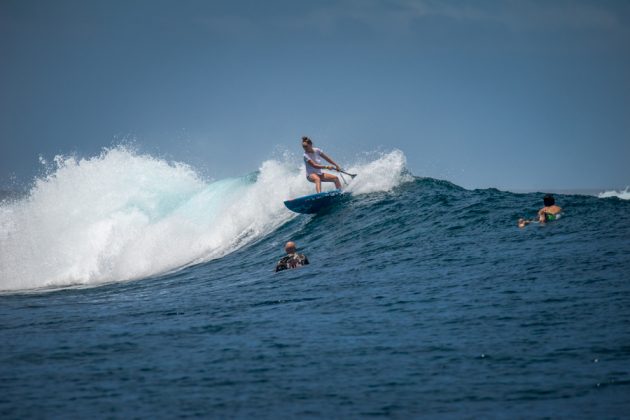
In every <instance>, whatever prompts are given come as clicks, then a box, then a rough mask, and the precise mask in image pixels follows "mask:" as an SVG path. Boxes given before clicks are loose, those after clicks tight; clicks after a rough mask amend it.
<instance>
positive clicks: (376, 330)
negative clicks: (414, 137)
mask: <svg viewBox="0 0 630 420" xmlns="http://www.w3.org/2000/svg"><path fill="white" fill-rule="evenodd" d="M347 169H348V170H349V171H350V172H355V173H358V174H359V175H358V176H357V177H356V178H355V179H354V180H352V181H351V180H350V179H347V181H348V182H349V185H348V187H347V190H348V191H350V192H351V193H352V195H351V197H350V199H349V200H348V201H346V202H345V203H343V204H342V205H339V206H336V207H333V208H331V209H329V210H327V211H326V212H324V213H320V214H317V215H296V214H293V213H291V212H289V211H288V210H287V209H286V208H284V206H283V204H282V202H283V200H286V199H288V198H294V197H297V196H300V195H304V194H308V193H311V192H312V190H313V186H312V185H311V184H308V183H307V182H306V181H305V179H304V175H303V173H302V170H303V169H302V168H300V163H299V161H298V159H296V158H291V157H290V156H287V157H285V158H279V159H275V160H269V161H265V162H263V163H262V164H261V166H260V168H258V170H257V171H255V172H252V173H250V174H247V175H246V176H243V177H240V178H230V179H221V180H208V179H205V178H204V177H203V176H201V175H200V174H199V173H198V172H197V171H195V170H194V169H193V168H191V167H189V166H187V165H185V164H181V163H171V162H167V161H165V160H163V159H159V158H155V157H152V156H148V155H143V154H139V153H137V152H134V151H131V150H128V149H126V148H124V147H117V148H113V149H108V150H105V151H104V152H103V153H102V154H101V155H100V156H95V157H92V158H86V159H79V158H72V157H59V158H57V159H56V162H55V163H54V164H53V165H52V166H51V167H50V168H49V170H48V172H47V173H46V174H45V175H42V176H41V177H40V178H38V179H37V180H36V181H35V182H34V183H33V185H32V186H31V187H30V188H29V191H28V192H27V193H26V194H24V195H22V196H20V197H14V196H13V197H8V198H5V199H4V201H3V202H2V204H1V205H0V291H1V292H0V417H2V418H3V419H23V418H88V417H91V418H137V417H142V418H174V417H204V418H241V417H245V418H251V417H262V418H302V417H316V418H363V417H374V416H379V417H391V418H418V417H422V418H424V417H426V418H434V417H437V418H488V417H490V418H515V417H516V418H545V417H559V418H628V413H630V398H628V396H629V395H630V201H629V200H628V198H629V197H628V191H627V190H626V191H620V192H612V191H611V192H607V193H602V194H601V195H600V196H590V195H579V194H571V195H568V194H556V201H557V204H558V205H560V206H561V207H562V208H563V215H562V217H561V218H560V219H559V220H558V221H555V222H551V223H548V224H546V225H538V224H531V225H529V226H527V227H526V228H525V229H519V228H518V227H517V225H516V222H517V220H518V218H519V217H533V216H534V215H535V214H536V211H537V209H538V208H540V207H541V206H542V196H543V195H544V193H545V192H544V191H541V192H536V193H526V194H515V193H511V192H506V191H500V190H498V189H492V188H490V189H477V190H469V189H464V188H461V187H459V186H457V185H455V184H453V183H450V182H448V181H444V180H439V179H433V178H427V177H424V178H423V177H417V176H414V175H413V174H412V173H410V172H409V171H408V170H407V169H406V167H405V156H404V154H403V153H402V152H401V151H398V150H394V151H391V152H388V153H382V154H380V155H377V156H372V157H369V158H368V157H366V158H365V159H364V160H363V161H358V162H356V163H355V164H354V165H349V166H348V168H347ZM288 240H292V241H295V242H296V243H297V245H298V248H299V251H300V252H303V253H305V254H306V255H307V256H308V258H309V260H310V262H311V264H310V265H308V266H305V267H302V268H298V269H295V270H289V271H284V272H279V273H275V272H274V268H275V264H276V262H277V261H278V259H279V258H281V257H282V256H283V246H284V243H285V242H286V241H288Z"/></svg>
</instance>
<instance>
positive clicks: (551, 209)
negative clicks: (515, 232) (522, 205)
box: [518, 194, 562, 228]
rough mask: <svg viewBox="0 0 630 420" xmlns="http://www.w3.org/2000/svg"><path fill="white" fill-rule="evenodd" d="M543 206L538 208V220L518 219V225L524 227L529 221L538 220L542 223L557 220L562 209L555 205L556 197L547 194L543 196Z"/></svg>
mask: <svg viewBox="0 0 630 420" xmlns="http://www.w3.org/2000/svg"><path fill="white" fill-rule="evenodd" d="M543 203H544V207H543V208H542V209H540V210H538V220H536V219H531V220H526V219H518V227H520V228H524V227H525V226H527V225H528V224H530V223H531V222H536V221H537V222H538V223H540V224H542V225H544V224H545V223H547V222H551V221H553V220H557V219H558V218H559V217H560V212H561V211H562V209H561V208H560V207H559V206H557V205H556V199H555V198H553V195H551V194H547V195H545V196H544V197H543Z"/></svg>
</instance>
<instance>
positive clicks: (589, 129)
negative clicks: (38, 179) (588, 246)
mask: <svg viewBox="0 0 630 420" xmlns="http://www.w3.org/2000/svg"><path fill="white" fill-rule="evenodd" d="M302 135H308V136H310V137H311V138H312V139H313V141H314V143H315V145H316V146H320V147H322V148H323V149H324V150H325V151H326V152H327V153H328V154H329V155H331V156H332V157H333V158H335V159H336V160H337V161H339V162H341V163H342V165H343V164H344V163H346V164H347V163H352V162H354V161H357V159H361V157H365V156H366V155H370V156H373V155H375V154H377V153H378V152H386V151H389V150H393V149H399V150H402V151H403V152H404V154H405V156H406V158H407V166H408V168H409V170H410V171H411V172H412V173H413V174H414V175H417V176H430V177H434V178H439V179H447V180H449V181H452V182H454V183H456V184H458V185H461V186H463V187H466V188H486V187H496V188H501V189H510V190H544V189H589V188H592V189H611V188H624V187H626V186H627V185H630V163H629V158H630V2H627V1H606V0H603V1H601V0H600V1H582V0H572V1H564V0H544V1H543V0H540V1H539V0H519V1H516V0H496V1H494V0H480V1H453V0H442V1H431V0H337V1H316V0H312V1H297V0H287V1H284V0H283V1H277V0H268V1H243V0H229V1H224V0H212V1H197V0H185V1H175V0H172V1H164V0H125V1H116V0H112V1H97V0H93V1H92V0H78V1H69V0H56V1H33V0H0V188H4V189H16V188H23V187H24V185H28V183H30V182H31V181H32V179H33V177H35V176H36V175H38V174H41V171H42V165H41V163H40V162H39V159H40V157H42V158H44V159H46V160H48V161H50V160H51V159H52V158H53V157H54V156H55V155H58V154H62V155H76V156H79V157H90V156H95V155H98V154H99V153H100V151H101V150H102V149H103V148H105V147H113V146H116V145H117V144H132V145H133V147H134V148H135V149H136V150H138V151H139V152H141V153H148V154H151V155H153V156H158V157H161V158H165V159H168V160H173V161H180V162H185V163H188V164H190V165H192V166H193V167H195V168H197V169H198V170H199V171H200V172H201V173H203V174H205V175H207V176H209V177H212V178H215V179H220V178H224V177H230V176H240V175H245V174H247V173H250V172H252V171H255V170H256V169H258V168H259V167H260V165H261V163H262V162H263V161H264V160H267V159H270V158H274V157H277V156H279V155H281V154H282V153H283V152H284V151H290V152H292V153H294V154H295V155H296V156H300V155H301V147H300V142H299V139H300V137H301V136H302ZM279 182H281V180H279Z"/></svg>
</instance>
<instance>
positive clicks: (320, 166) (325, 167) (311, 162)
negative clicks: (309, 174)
mask: <svg viewBox="0 0 630 420" xmlns="http://www.w3.org/2000/svg"><path fill="white" fill-rule="evenodd" d="M306 162H307V163H308V164H309V165H311V166H312V167H313V168H318V169H330V166H327V165H320V164H317V163H315V162H313V160H312V159H309V160H307V161H306Z"/></svg>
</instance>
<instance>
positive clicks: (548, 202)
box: [543, 194, 556, 207]
mask: <svg viewBox="0 0 630 420" xmlns="http://www.w3.org/2000/svg"><path fill="white" fill-rule="evenodd" d="M543 203H545V207H549V206H553V205H554V204H556V199H555V198H553V195H551V194H547V195H546V196H544V197H543Z"/></svg>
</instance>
